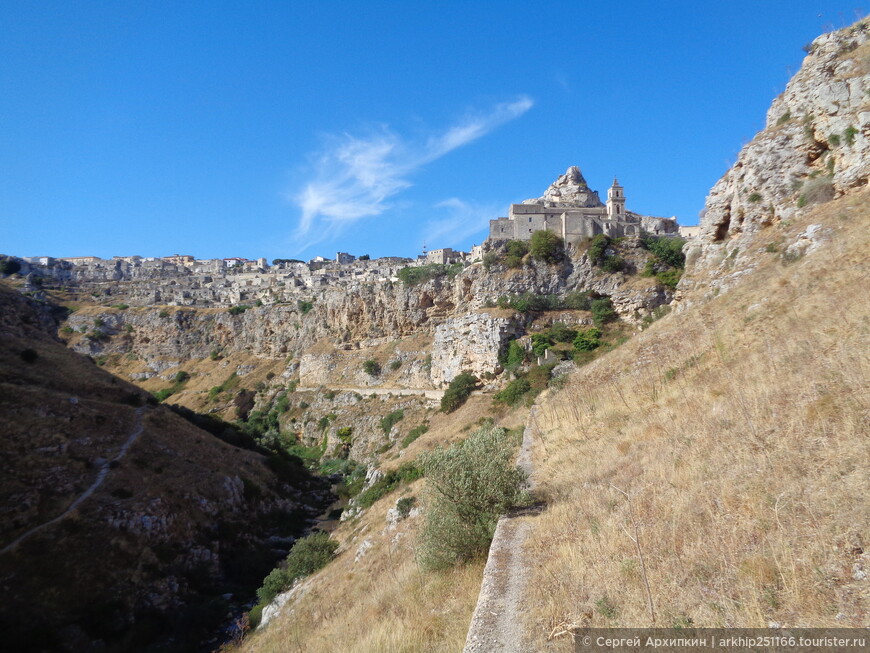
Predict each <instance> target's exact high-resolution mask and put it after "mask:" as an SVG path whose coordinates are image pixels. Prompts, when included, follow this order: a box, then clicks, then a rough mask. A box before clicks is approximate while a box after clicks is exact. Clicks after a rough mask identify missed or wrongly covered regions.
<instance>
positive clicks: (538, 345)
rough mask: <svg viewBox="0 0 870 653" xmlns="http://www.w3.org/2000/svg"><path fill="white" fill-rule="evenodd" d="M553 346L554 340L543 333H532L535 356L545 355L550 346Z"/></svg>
mask: <svg viewBox="0 0 870 653" xmlns="http://www.w3.org/2000/svg"><path fill="white" fill-rule="evenodd" d="M552 346H553V341H552V340H550V338H549V337H548V336H547V335H546V334H543V333H535V334H532V352H534V354H535V356H543V355H544V352H546V351H547V350H548V349H549V348H550V347H552Z"/></svg>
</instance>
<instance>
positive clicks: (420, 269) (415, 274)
mask: <svg viewBox="0 0 870 653" xmlns="http://www.w3.org/2000/svg"><path fill="white" fill-rule="evenodd" d="M462 268H463V265H462V263H454V264H452V265H443V264H441V263H430V264H428V265H419V266H408V267H404V268H402V269H401V270H399V271H398V272H397V273H396V276H397V277H398V278H399V281H401V282H402V283H404V284H405V285H406V286H413V285H416V284H418V283H422V282H424V281H428V280H429V279H434V278H436V277H442V276H445V275H447V276H448V277H455V276H456V275H457V274H459V273H460V272H462Z"/></svg>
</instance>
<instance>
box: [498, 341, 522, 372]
mask: <svg viewBox="0 0 870 653" xmlns="http://www.w3.org/2000/svg"><path fill="white" fill-rule="evenodd" d="M525 359H526V350H525V349H523V346H522V345H521V344H520V343H519V342H517V341H516V340H511V341H510V342H509V343H508V346H507V349H505V352H504V355H503V356H502V365H504V366H505V367H516V366H517V365H522V364H523V361H524V360H525Z"/></svg>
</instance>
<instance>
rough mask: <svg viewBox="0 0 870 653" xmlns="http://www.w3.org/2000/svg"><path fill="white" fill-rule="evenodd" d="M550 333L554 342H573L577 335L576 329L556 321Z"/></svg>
mask: <svg viewBox="0 0 870 653" xmlns="http://www.w3.org/2000/svg"><path fill="white" fill-rule="evenodd" d="M548 335H549V336H550V338H551V339H552V340H553V342H573V341H574V338H576V337H577V331H576V329H569V328H568V327H567V326H565V325H564V324H562V323H561V322H556V323H555V324H554V325H553V326H551V327H550V330H549V331H548Z"/></svg>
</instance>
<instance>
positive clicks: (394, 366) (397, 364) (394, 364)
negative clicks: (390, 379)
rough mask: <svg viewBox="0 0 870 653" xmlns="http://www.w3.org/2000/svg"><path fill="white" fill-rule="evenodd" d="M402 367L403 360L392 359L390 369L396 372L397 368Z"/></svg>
mask: <svg viewBox="0 0 870 653" xmlns="http://www.w3.org/2000/svg"><path fill="white" fill-rule="evenodd" d="M400 367H402V361H400V360H398V359H396V360H394V361H390V369H391V370H392V371H393V372H395V371H396V370H397V369H399V368H400Z"/></svg>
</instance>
